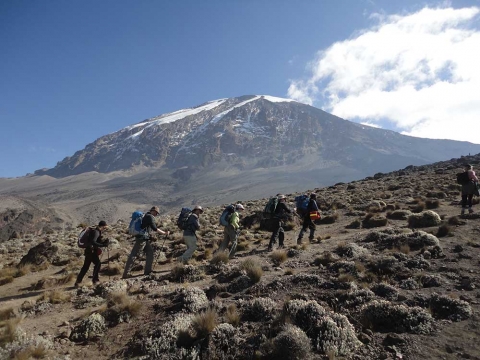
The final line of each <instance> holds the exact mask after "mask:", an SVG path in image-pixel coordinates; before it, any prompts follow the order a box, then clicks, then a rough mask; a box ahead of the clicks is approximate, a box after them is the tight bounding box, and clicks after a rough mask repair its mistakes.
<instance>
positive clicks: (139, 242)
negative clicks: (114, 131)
mask: <svg viewBox="0 0 480 360" xmlns="http://www.w3.org/2000/svg"><path fill="white" fill-rule="evenodd" d="M142 249H143V251H144V252H145V256H146V258H147V260H146V262H145V269H144V271H143V273H144V274H145V275H148V274H150V273H151V272H152V266H153V248H152V245H150V240H145V239H143V238H137V239H135V245H133V249H132V252H131V253H130V255H129V256H128V259H127V263H126V264H125V270H124V271H123V278H124V279H126V278H127V277H128V273H129V272H130V269H131V268H132V266H133V263H134V262H135V259H136V258H137V257H138V253H139V252H140V251H141V250H142Z"/></svg>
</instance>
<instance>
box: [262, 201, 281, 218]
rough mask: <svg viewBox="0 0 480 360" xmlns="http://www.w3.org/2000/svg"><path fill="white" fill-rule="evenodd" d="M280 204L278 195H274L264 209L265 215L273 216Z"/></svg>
mask: <svg viewBox="0 0 480 360" xmlns="http://www.w3.org/2000/svg"><path fill="white" fill-rule="evenodd" d="M277 205H278V197H276V196H275V197H272V198H270V200H268V202H267V205H265V208H264V209H263V215H264V216H266V217H269V216H273V215H274V214H275V209H276V208H277Z"/></svg>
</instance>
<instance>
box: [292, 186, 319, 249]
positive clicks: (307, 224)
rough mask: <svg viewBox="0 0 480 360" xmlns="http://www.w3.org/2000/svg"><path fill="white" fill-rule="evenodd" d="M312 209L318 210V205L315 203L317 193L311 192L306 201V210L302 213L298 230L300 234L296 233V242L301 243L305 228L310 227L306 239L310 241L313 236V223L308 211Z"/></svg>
mask: <svg viewBox="0 0 480 360" xmlns="http://www.w3.org/2000/svg"><path fill="white" fill-rule="evenodd" d="M313 211H317V212H318V205H317V194H315V193H311V194H310V200H309V201H308V206H307V211H306V212H305V214H304V215H303V225H302V230H300V234H298V239H297V244H301V243H302V238H303V234H305V232H306V231H307V229H310V235H309V236H308V239H309V240H310V242H312V240H313V238H314V236H315V229H316V226H315V223H314V222H313V221H312V218H311V216H310V213H311V212H313Z"/></svg>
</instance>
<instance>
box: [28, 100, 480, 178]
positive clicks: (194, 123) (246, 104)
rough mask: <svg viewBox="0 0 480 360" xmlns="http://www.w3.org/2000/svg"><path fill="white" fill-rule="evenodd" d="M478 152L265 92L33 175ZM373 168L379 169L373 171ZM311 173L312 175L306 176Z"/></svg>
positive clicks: (433, 157)
mask: <svg viewBox="0 0 480 360" xmlns="http://www.w3.org/2000/svg"><path fill="white" fill-rule="evenodd" d="M470 152H471V153H477V152H480V145H474V144H471V143H466V142H458V141H449V140H430V139H419V138H414V137H409V136H404V135H400V134H398V133H395V132H393V131H387V130H382V129H376V128H372V127H368V126H363V125H359V124H357V123H353V122H349V121H345V120H343V119H340V118H338V117H336V116H333V115H331V114H328V113H326V112H324V111H322V110H320V109H317V108H314V107H312V106H308V105H305V104H301V103H298V102H295V101H292V100H288V99H282V98H276V97H272V96H266V95H264V96H253V95H249V96H241V97H237V98H230V99H220V100H214V101H210V102H208V103H205V104H202V105H199V106H197V107H194V108H191V109H184V110H179V111H176V112H173V113H169V114H164V115H160V116H158V117H154V118H152V119H148V120H145V121H143V122H141V123H138V124H135V125H132V126H128V127H126V128H124V129H122V130H120V131H117V132H115V133H113V134H109V135H106V136H103V137H101V138H99V139H97V140H96V141H95V142H93V143H91V144H88V145H87V146H86V147H85V149H83V150H81V151H77V152H76V153H75V154H74V155H73V156H71V157H67V158H65V159H63V160H62V161H60V162H59V163H58V164H57V166H55V167H54V168H53V169H47V170H39V171H37V172H36V174H37V175H43V174H46V175H50V176H53V177H65V176H70V175H75V174H81V173H85V172H89V171H97V172H102V173H105V172H112V171H117V170H128V169H132V168H136V167H142V166H145V167H155V168H165V169H169V170H172V171H174V174H173V175H174V176H177V177H180V178H182V179H185V180H186V179H189V178H190V177H191V176H192V174H193V173H195V172H198V171H199V170H201V169H203V168H209V167H211V166H212V165H215V164H219V163H222V162H224V163H225V164H224V165H223V167H226V166H233V167H236V168H238V169H241V170H243V171H247V170H254V169H257V168H270V167H277V166H289V165H293V164H296V163H301V162H302V160H305V158H306V157H307V158H308V159H309V161H308V163H310V164H311V163H312V160H314V159H315V160H319V161H321V162H322V163H324V164H323V166H319V165H313V166H312V168H313V169H318V168H321V167H325V164H339V165H341V166H345V167H350V168H353V169H356V170H357V171H359V172H360V173H362V174H364V176H366V175H367V174H368V173H371V172H375V171H391V170H394V169H398V168H401V167H404V166H407V165H410V164H412V165H418V164H422V163H428V162H432V161H439V160H442V159H446V158H450V157H452V156H460V155H465V154H468V153H470ZM379 169H380V170H379ZM312 175H313V174H312Z"/></svg>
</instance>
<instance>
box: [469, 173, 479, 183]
mask: <svg viewBox="0 0 480 360" xmlns="http://www.w3.org/2000/svg"><path fill="white" fill-rule="evenodd" d="M468 178H469V179H470V180H474V181H477V182H478V178H477V175H475V171H473V170H469V171H468Z"/></svg>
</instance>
